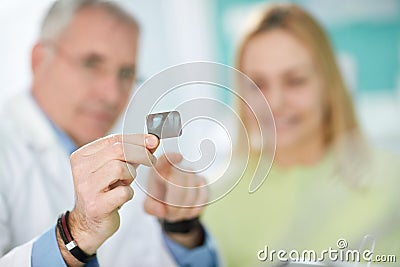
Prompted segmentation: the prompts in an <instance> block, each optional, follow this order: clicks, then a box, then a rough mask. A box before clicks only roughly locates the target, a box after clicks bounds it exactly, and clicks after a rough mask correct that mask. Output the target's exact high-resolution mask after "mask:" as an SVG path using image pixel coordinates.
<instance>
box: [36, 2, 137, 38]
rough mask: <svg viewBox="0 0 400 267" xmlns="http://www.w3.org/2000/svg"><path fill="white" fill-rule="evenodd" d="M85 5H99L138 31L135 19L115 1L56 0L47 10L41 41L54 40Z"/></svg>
mask: <svg viewBox="0 0 400 267" xmlns="http://www.w3.org/2000/svg"><path fill="white" fill-rule="evenodd" d="M87 7H100V8H103V9H104V10H105V11H106V12H107V13H109V14H110V15H111V16H113V17H115V18H116V19H118V20H120V21H122V22H126V23H128V24H131V25H132V26H133V28H135V30H137V31H139V24H138V23H137V21H136V19H135V18H134V17H133V16H132V15H131V14H129V13H128V12H127V11H125V10H124V9H123V8H122V7H121V6H120V5H118V4H117V3H116V2H112V1H105V0H56V1H55V2H54V3H53V5H52V6H51V7H50V9H49V11H48V12H47V14H46V16H45V18H44V20H43V23H42V29H41V32H40V40H41V41H55V40H57V38H59V37H60V36H61V34H62V33H63V32H64V30H65V29H66V28H67V27H68V25H69V24H70V23H71V21H72V20H73V18H74V16H75V15H76V13H77V12H78V11H79V10H81V9H83V8H87Z"/></svg>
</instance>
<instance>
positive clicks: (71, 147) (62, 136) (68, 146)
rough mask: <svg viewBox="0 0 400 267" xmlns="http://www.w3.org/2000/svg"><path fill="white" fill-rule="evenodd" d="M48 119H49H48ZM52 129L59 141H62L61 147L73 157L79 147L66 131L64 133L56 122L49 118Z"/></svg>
mask: <svg viewBox="0 0 400 267" xmlns="http://www.w3.org/2000/svg"><path fill="white" fill-rule="evenodd" d="M47 118H48V117H47ZM48 120H49V122H50V125H51V128H52V129H53V131H54V133H55V134H56V136H57V139H58V140H59V141H60V143H61V145H62V146H63V147H64V149H65V150H66V151H67V152H68V153H69V155H71V154H72V153H73V152H74V151H75V150H76V149H77V148H78V147H77V145H76V144H75V142H74V141H73V140H72V139H71V137H69V136H68V135H67V134H66V133H65V132H64V131H62V130H61V129H60V128H59V127H57V125H55V124H54V122H53V121H52V120H51V119H50V118H48Z"/></svg>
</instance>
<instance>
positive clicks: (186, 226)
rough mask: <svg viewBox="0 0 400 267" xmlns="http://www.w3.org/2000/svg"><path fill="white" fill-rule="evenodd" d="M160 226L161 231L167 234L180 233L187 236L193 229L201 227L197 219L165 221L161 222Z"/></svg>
mask: <svg viewBox="0 0 400 267" xmlns="http://www.w3.org/2000/svg"><path fill="white" fill-rule="evenodd" d="M161 226H162V229H163V230H164V231H165V232H167V233H181V234H187V233H189V232H191V231H193V230H194V229H197V228H199V227H201V225H200V220H199V217H195V218H193V219H189V220H182V221H177V222H169V221H167V220H162V221H161Z"/></svg>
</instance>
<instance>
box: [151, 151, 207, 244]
mask: <svg viewBox="0 0 400 267" xmlns="http://www.w3.org/2000/svg"><path fill="white" fill-rule="evenodd" d="M181 160H182V156H181V155H179V154H167V155H163V156H161V157H160V158H159V159H158V161H157V164H156V165H155V168H153V169H152V171H151V172H150V174H149V180H148V188H147V190H148V193H150V195H151V196H147V197H146V200H145V203H144V208H145V210H146V212H147V213H149V214H151V215H154V216H156V217H158V218H159V219H165V220H168V221H169V222H177V221H182V220H188V219H192V218H195V217H197V216H199V215H200V213H201V211H202V210H203V207H204V205H205V204H206V203H207V199H208V192H207V189H206V187H205V185H206V181H205V179H204V178H203V177H201V176H198V175H195V174H194V173H190V172H187V171H183V170H179V169H177V168H176V167H174V166H173V165H174V164H176V163H179V162H180V161H181ZM167 234H168V236H169V237H170V238H171V239H173V240H174V241H175V242H178V243H179V244H181V245H183V246H185V247H188V248H193V247H196V246H199V245H201V244H202V242H203V238H204V237H203V231H202V229H201V228H200V227H199V228H198V229H195V230H194V231H191V232H189V233H187V234H183V233H167Z"/></svg>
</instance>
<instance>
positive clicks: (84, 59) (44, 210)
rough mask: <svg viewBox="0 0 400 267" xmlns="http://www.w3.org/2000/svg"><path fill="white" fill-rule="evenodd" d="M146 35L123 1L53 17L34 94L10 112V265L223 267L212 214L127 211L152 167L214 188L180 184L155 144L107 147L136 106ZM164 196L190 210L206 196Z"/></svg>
mask: <svg viewBox="0 0 400 267" xmlns="http://www.w3.org/2000/svg"><path fill="white" fill-rule="evenodd" d="M138 33H139V28H138V25H137V23H136V22H135V20H134V19H133V18H132V17H131V16H130V15H128V14H127V13H125V12H124V11H123V10H122V9H121V8H120V7H118V6H117V5H116V4H113V3H111V2H103V1H96V0H80V1H71V0H59V1H57V2H55V3H54V4H53V6H52V8H51V9H50V11H49V12H48V14H47V16H46V18H45V20H44V23H43V28H42V31H41V36H40V40H39V42H38V43H37V44H36V45H35V46H34V48H33V50H32V72H33V81H32V87H31V89H32V90H31V92H30V93H29V94H26V95H22V96H19V97H17V98H16V99H14V100H13V101H12V102H10V103H9V104H8V105H7V106H6V107H5V109H4V110H3V113H2V120H1V121H2V126H1V127H2V128H1V130H0V137H1V140H2V143H1V144H0V256H1V255H4V256H3V257H2V258H1V259H0V265H1V266H65V265H67V266H83V265H84V264H86V265H87V266H96V265H97V264H98V263H100V264H101V265H103V266H168V265H176V264H178V265H185V266H213V265H216V254H215V251H214V250H213V247H212V245H211V242H210V240H209V238H208V236H207V234H206V233H205V231H204V229H203V227H202V226H201V224H200V223H199V222H198V219H197V218H198V216H199V214H200V212H201V208H179V207H171V206H168V205H167V204H165V203H163V202H159V201H156V200H154V199H152V198H150V197H148V196H146V195H145V194H144V193H143V192H141V191H140V190H136V196H135V199H134V200H133V201H132V202H129V203H128V204H126V205H125V206H124V207H122V208H121V206H122V205H124V204H125V203H126V202H128V201H129V200H130V199H132V197H133V188H132V187H131V183H132V181H133V179H134V175H135V173H136V168H137V167H138V166H139V165H141V164H143V165H147V166H152V165H153V164H155V167H156V168H159V169H161V170H162V172H163V173H164V175H165V178H166V179H170V180H174V179H187V181H189V182H188V183H189V184H188V186H190V183H192V184H193V185H198V184H199V183H201V182H202V179H201V178H200V177H197V176H195V175H186V177H176V176H179V175H178V174H176V173H174V172H173V170H172V169H173V168H172V166H171V164H170V163H169V162H168V161H167V160H166V157H161V158H160V159H158V160H157V159H156V158H155V157H154V156H153V155H152V153H153V152H154V151H155V149H156V148H157V146H158V143H159V142H158V139H157V138H156V137H155V136H153V135H140V134H131V135H125V136H123V137H122V136H121V135H113V136H108V137H103V136H104V135H105V134H107V132H108V131H109V130H110V129H111V127H112V126H113V124H114V123H115V121H116V119H117V118H118V116H119V115H120V114H121V112H122V111H123V110H124V108H125V106H126V104H127V101H128V99H129V95H130V91H131V88H132V85H133V82H134V77H135V68H136V48H137V42H138ZM102 137H103V138H102ZM98 138H101V139H98ZM79 147H80V148H79ZM77 148H79V149H78V150H77ZM74 151H75V152H74ZM124 152H125V154H124ZM71 153H72V156H71V158H70V155H71ZM125 155H127V156H126V157H125ZM173 157H174V156H172V157H171V158H173ZM175 157H178V158H176V159H175V160H179V156H175ZM71 170H72V171H71ZM156 173H157V172H151V173H150V178H152V177H153V178H154V177H155V176H157V174H156ZM172 174H173V175H172ZM153 186H157V183H155V184H154V185H153ZM158 186H160V185H158ZM153 190H155V191H157V192H160V191H162V194H161V195H163V196H164V197H165V199H171V198H180V199H186V198H187V199H188V201H190V202H188V203H186V204H188V205H186V206H191V205H196V203H202V202H204V198H205V197H206V196H205V194H204V192H201V191H199V192H198V194H197V195H196V196H190V197H187V196H185V195H184V194H185V193H184V192H174V191H173V189H167V188H166V187H163V186H160V188H155V189H154V188H153ZM74 195H75V198H74ZM143 207H144V208H143ZM120 208H121V209H120ZM68 209H69V210H71V212H66V211H67V210H68ZM143 210H146V211H147V213H149V214H151V215H153V216H150V215H149V214H146V213H145V212H144V211H143ZM59 214H62V215H61V216H60V217H59V219H58V221H57V216H58V215H59ZM120 216H121V220H120ZM159 221H163V222H166V223H163V225H164V226H165V227H163V228H162V227H160V223H159ZM118 228H119V231H118V232H117V229H118ZM114 233H115V235H114ZM111 236H112V237H111ZM110 237H111V238H110ZM109 238H110V239H109ZM107 239H109V240H107ZM30 240H31V241H30ZM106 240H107V242H105V241H106ZM104 242H105V243H104ZM103 243H104V244H103ZM100 246H101V248H100ZM99 248H100V249H99ZM96 253H97V255H96Z"/></svg>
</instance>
